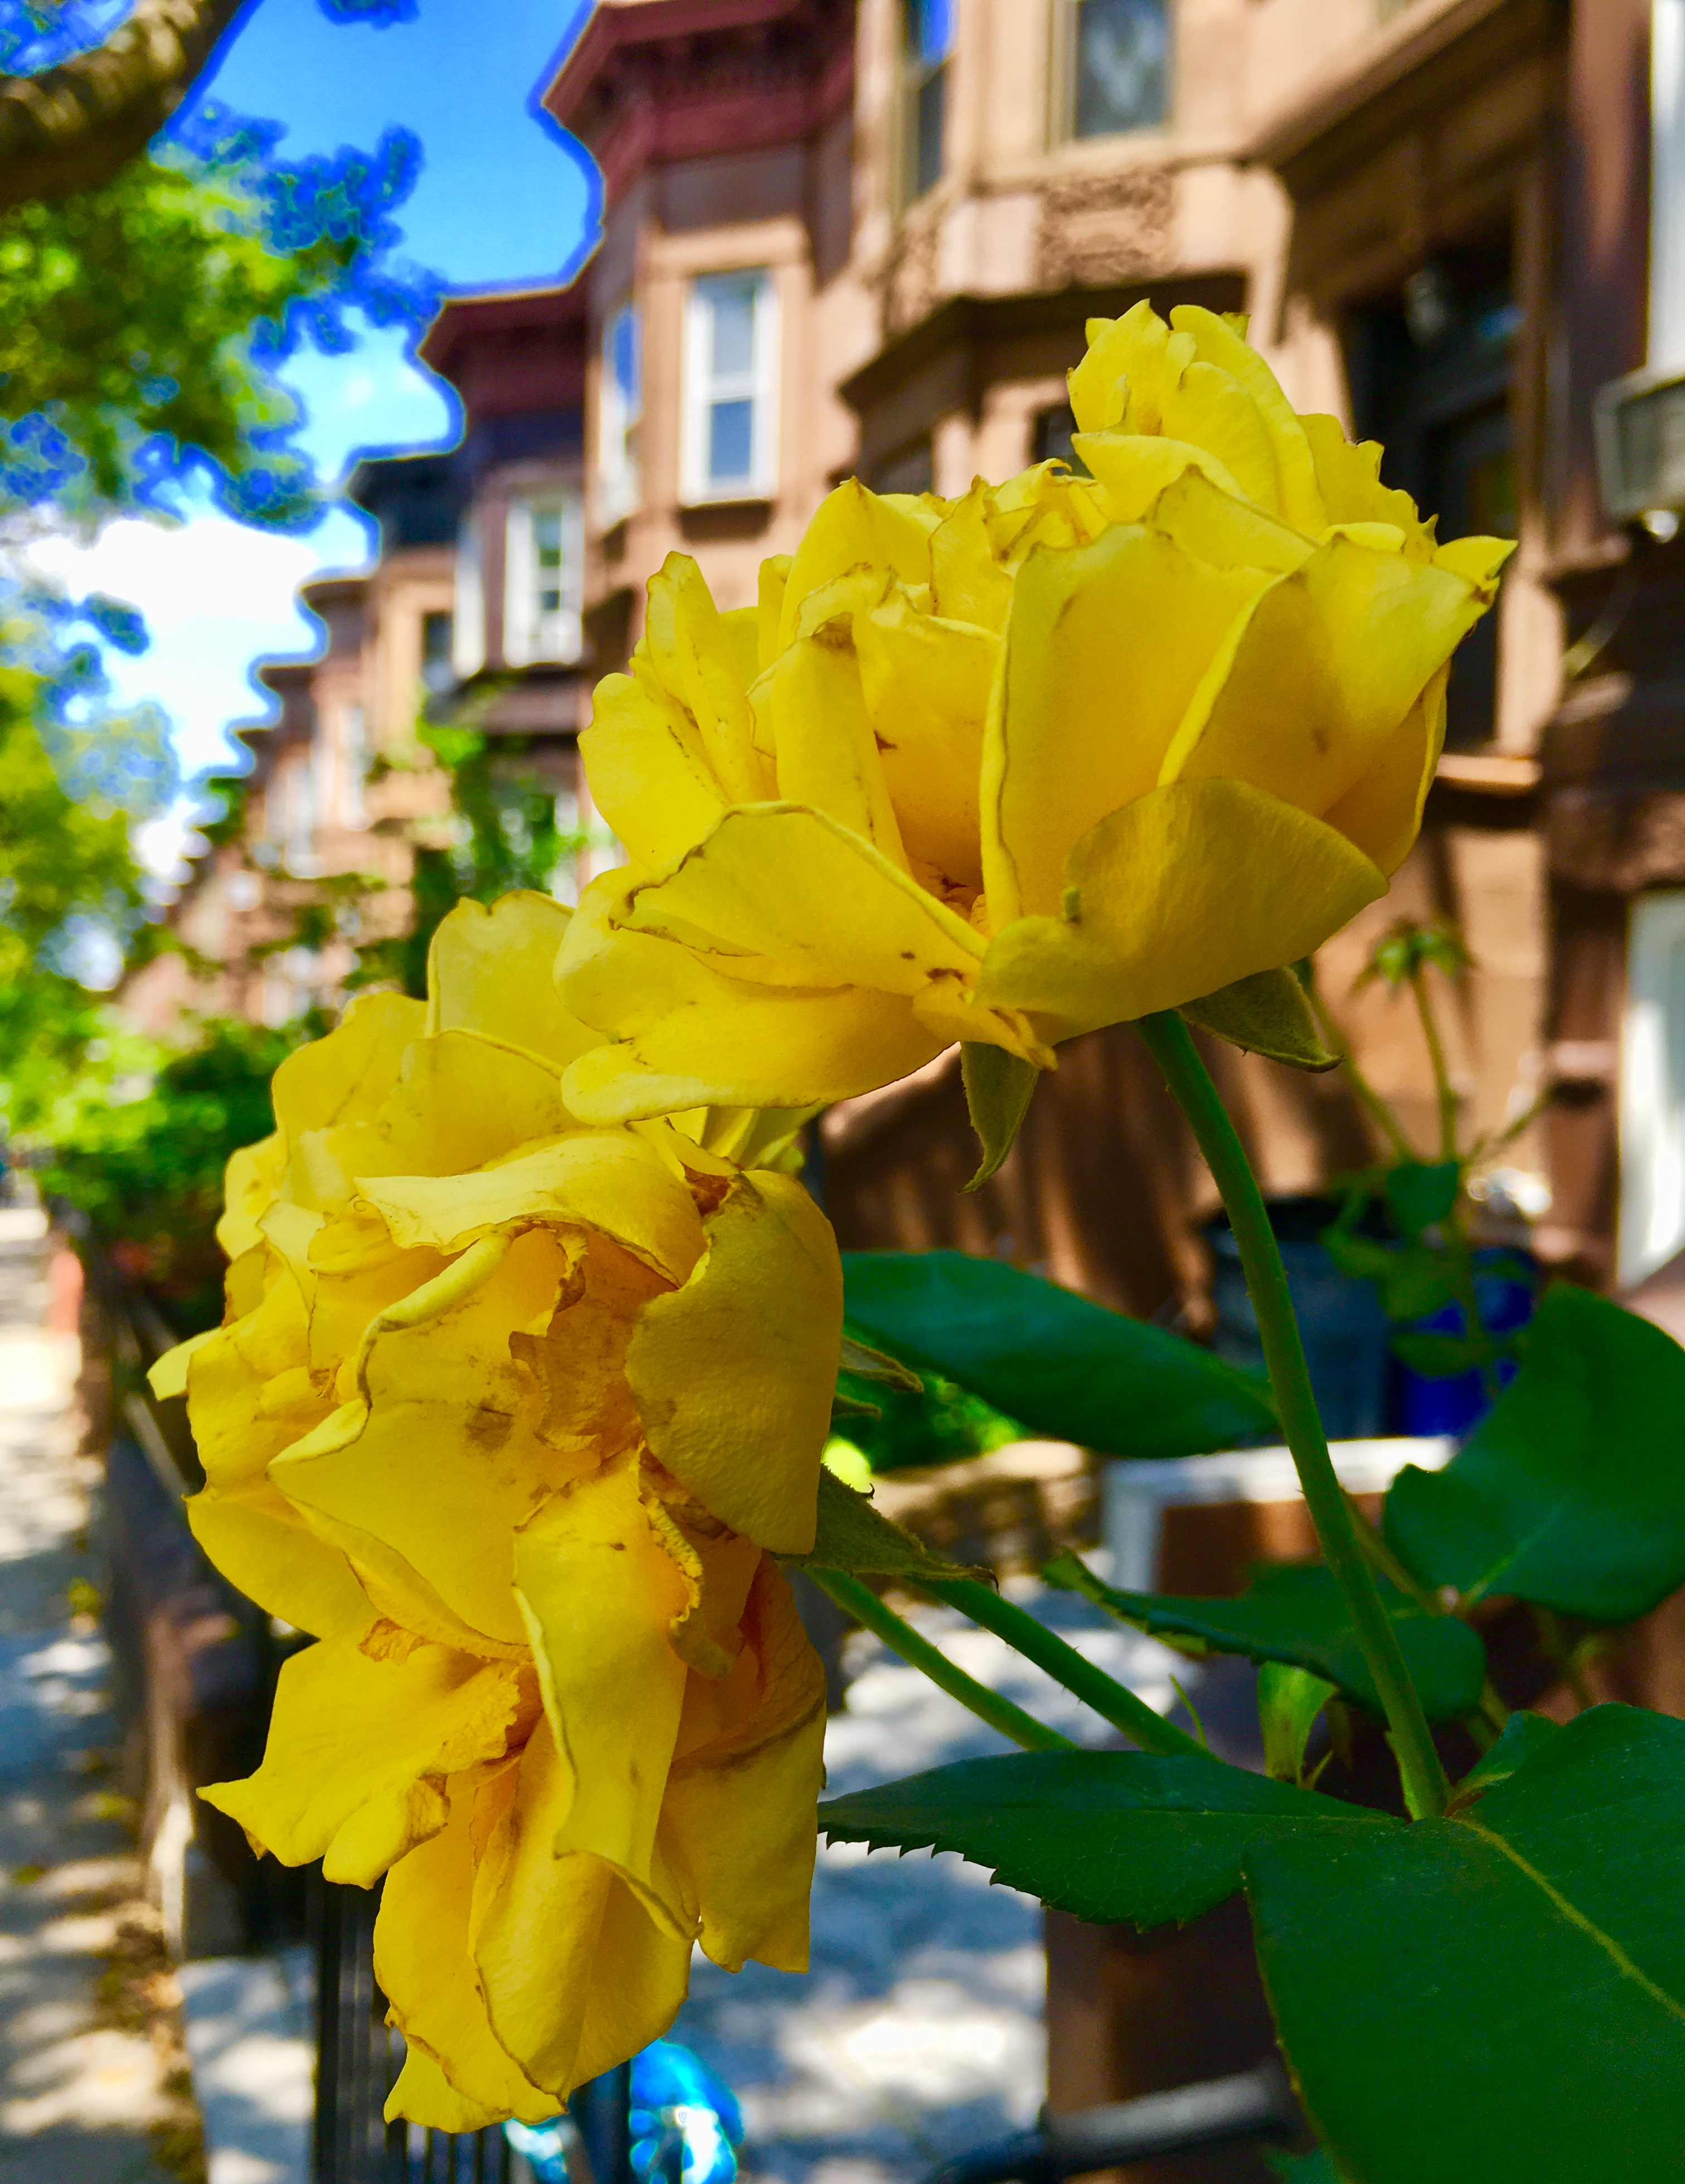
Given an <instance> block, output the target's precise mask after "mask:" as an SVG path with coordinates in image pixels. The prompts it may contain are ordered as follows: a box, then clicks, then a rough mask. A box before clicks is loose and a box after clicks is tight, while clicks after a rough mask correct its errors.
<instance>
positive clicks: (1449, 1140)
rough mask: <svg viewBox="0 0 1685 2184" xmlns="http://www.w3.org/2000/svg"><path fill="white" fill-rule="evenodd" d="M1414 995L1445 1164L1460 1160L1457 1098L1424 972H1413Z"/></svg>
mask: <svg viewBox="0 0 1685 2184" xmlns="http://www.w3.org/2000/svg"><path fill="white" fill-rule="evenodd" d="M1410 992H1411V994H1412V995H1413V996H1414V998H1415V1012H1416V1014H1417V1016H1419V1017H1421V1035H1422V1037H1423V1039H1426V1042H1427V1058H1428V1060H1429V1061H1430V1062H1431V1063H1432V1065H1433V1089H1434V1095H1435V1096H1436V1098H1437V1099H1438V1103H1439V1157H1440V1159H1441V1160H1443V1161H1449V1160H1455V1158H1456V1157H1457V1095H1456V1092H1455V1089H1454V1087H1453V1085H1452V1083H1451V1073H1450V1071H1449V1069H1448V1068H1447V1067H1446V1066H1445V1047H1444V1043H1443V1040H1442V1039H1440V1036H1439V1026H1438V1022H1436V1021H1435V1018H1434V1014H1433V1003H1432V1000H1431V998H1430V997H1429V995H1428V991H1427V981H1426V979H1425V978H1423V976H1422V974H1421V971H1420V970H1415V971H1412V972H1410Z"/></svg>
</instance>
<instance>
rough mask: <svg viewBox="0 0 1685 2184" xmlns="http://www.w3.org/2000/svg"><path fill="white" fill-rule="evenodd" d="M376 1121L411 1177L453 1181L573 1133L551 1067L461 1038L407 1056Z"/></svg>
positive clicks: (440, 1040) (424, 1045)
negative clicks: (536, 1144) (521, 1149)
mask: <svg viewBox="0 0 1685 2184" xmlns="http://www.w3.org/2000/svg"><path fill="white" fill-rule="evenodd" d="M541 1006H546V1004H541ZM381 1123H382V1124H383V1126H384V1128H386V1132H387V1133H388V1134H389V1136H390V1138H391V1139H392V1142H393V1143H394V1144H395V1145H398V1146H401V1147H402V1149H403V1156H404V1165H405V1167H406V1168H407V1170H408V1172H409V1173H410V1174H411V1175H456V1174H459V1173H460V1172H461V1171H462V1170H463V1169H464V1168H470V1167H482V1166H483V1165H484V1164H485V1163H486V1162H487V1161H494V1160H499V1159H501V1158H502V1157H503V1155H504V1154H506V1153H511V1152H513V1151H514V1150H515V1148H516V1147H517V1146H519V1145H531V1143H532V1142H533V1141H534V1140H535V1139H540V1138H553V1137H558V1136H559V1135H560V1134H561V1133H562V1132H563V1131H564V1130H568V1129H571V1128H573V1126H574V1117H572V1116H571V1115H570V1114H569V1112H568V1111H567V1108H566V1106H564V1104H563V1100H562V1092H561V1078H560V1075H559V1072H558V1070H557V1069H556V1067H555V1066H554V1065H553V1063H550V1062H548V1061H538V1060H537V1059H536V1058H535V1057H534V1056H530V1055H523V1054H515V1053H513V1052H511V1051H510V1050H509V1049H508V1048H507V1047H494V1046H490V1045H487V1042H486V1041H485V1040H484V1039H478V1038H476V1037H475V1035H474V1034H472V1033H471V1032H465V1031H445V1032H441V1033H439V1034H438V1035H437V1037H436V1038H433V1039H426V1040H425V1041H423V1042H421V1043H420V1044H418V1045H415V1046H414V1047H412V1048H411V1049H410V1051H409V1056H408V1058H407V1061H406V1063H405V1067H404V1070H403V1077H402V1078H401V1080H400V1082H399V1083H398V1084H397V1085H396V1086H395V1087H394V1088H393V1089H392V1092H391V1094H390V1095H388V1097H387V1099H386V1101H385V1102H384V1105H383V1110H382V1113H381Z"/></svg>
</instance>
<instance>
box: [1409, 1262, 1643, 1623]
mask: <svg viewBox="0 0 1685 2184" xmlns="http://www.w3.org/2000/svg"><path fill="white" fill-rule="evenodd" d="M1520 1347H1521V1369H1520V1370H1519V1371H1518V1373H1516V1375H1515V1379H1514V1380H1513V1381H1512V1382H1511V1383H1510V1386H1509V1387H1507V1388H1506V1389H1505V1390H1504V1392H1503V1394H1502V1395H1500V1396H1499V1398H1498V1401H1496V1403H1495V1404H1494V1405H1493V1407H1492V1409H1491V1410H1490V1411H1489V1412H1488V1413H1487V1415H1486V1417H1485V1418H1482V1420H1481V1422H1480V1424H1478V1425H1477V1426H1476V1428H1475V1429H1474V1431H1473V1433H1471V1435H1470V1436H1469V1438H1468V1440H1466V1441H1465V1443H1464V1444H1463V1446H1462V1447H1461V1448H1460V1450H1459V1451H1458V1452H1457V1454H1456V1455H1455V1457H1453V1459H1452V1461H1451V1462H1450V1463H1449V1464H1448V1465H1447V1466H1446V1467H1445V1468H1444V1469H1443V1471H1438V1472H1426V1471H1421V1470H1418V1469H1417V1468H1415V1465H1407V1466H1406V1467H1405V1468H1404V1470H1403V1471H1401V1472H1400V1473H1399V1476H1398V1478H1397V1479H1395V1480H1394V1482H1393V1488H1392V1490H1391V1492H1390V1493H1389V1494H1388V1495H1387V1511H1386V1533H1387V1544H1388V1545H1389V1546H1391V1547H1392V1549H1393V1552H1394V1553H1395V1554H1397V1555H1399V1557H1401V1558H1402V1559H1403V1561H1404V1563H1405V1564H1406V1565H1407V1566H1408V1568H1410V1569H1411V1570H1412V1571H1414V1573H1415V1575H1416V1576H1417V1577H1418V1578H1420V1579H1421V1580H1422V1582H1423V1583H1424V1584H1426V1585H1434V1586H1439V1585H1454V1587H1455V1588H1456V1590H1457V1591H1459V1592H1460V1593H1461V1594H1462V1595H1463V1596H1465V1599H1469V1600H1479V1599H1483V1598H1487V1597H1489V1596H1494V1595H1500V1594H1509V1595H1511V1596H1514V1597H1515V1598H1516V1599H1519V1600H1525V1601H1528V1602H1532V1604H1533V1605H1534V1606H1536V1607H1551V1608H1554V1609H1555V1610H1556V1611H1557V1613H1559V1614H1563V1615H1576V1616H1582V1617H1583V1618H1584V1619H1585V1620H1586V1621H1587V1622H1588V1623H1596V1624H1618V1623H1630V1622H1632V1620H1634V1619H1636V1618H1637V1617H1638V1616H1640V1615H1647V1614H1648V1613H1649V1611H1650V1609H1651V1608H1653V1607H1657V1606H1659V1605H1660V1602H1662V1601H1663V1600H1665V1599H1666V1597H1667V1596H1668V1594H1669V1593H1671V1592H1672V1591H1676V1590H1677V1588H1678V1587H1679V1586H1680V1585H1682V1584H1685V1350H1682V1349H1681V1348H1680V1346H1679V1345H1678V1344H1677V1342H1675V1341H1674V1340H1673V1338H1672V1337H1671V1335H1669V1334H1664V1333H1663V1331H1662V1330H1661V1329H1660V1328H1659V1327H1653V1326H1652V1325H1651V1324H1650V1323H1649V1321H1648V1320H1643V1319H1640V1318H1638V1317H1637V1315H1636V1314H1635V1313H1632V1312H1627V1311H1624V1310H1623V1309H1622V1307H1621V1306H1619V1305H1617V1304H1611V1303H1610V1301H1609V1300H1608V1299H1607V1298H1606V1297H1599V1296H1594V1295H1593V1294H1592V1293H1591V1291H1590V1290H1582V1289H1576V1288H1574V1287H1573V1286H1571V1284H1568V1283H1565V1282H1559V1283H1557V1284H1554V1286H1553V1287H1552V1288H1551V1289H1549V1290H1547V1291H1546V1292H1545V1295H1544V1298H1543V1301H1542V1302H1541V1304H1540V1306H1539V1308H1538V1312H1537V1313H1536V1314H1535V1316H1534V1318H1533V1319H1532V1322H1531V1323H1530V1325H1529V1326H1528V1327H1527V1329H1526V1330H1525V1332H1524V1335H1523V1339H1522V1341H1521V1346H1520Z"/></svg>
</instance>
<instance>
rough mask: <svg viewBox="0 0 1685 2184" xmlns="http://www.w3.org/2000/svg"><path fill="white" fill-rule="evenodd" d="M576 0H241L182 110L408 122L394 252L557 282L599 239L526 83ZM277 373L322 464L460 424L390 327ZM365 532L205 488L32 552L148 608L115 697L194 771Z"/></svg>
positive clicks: (307, 136)
mask: <svg viewBox="0 0 1685 2184" xmlns="http://www.w3.org/2000/svg"><path fill="white" fill-rule="evenodd" d="M589 13H590V4H589V0H419V5H418V7H417V8H416V12H415V19H414V20H413V21H409V22H395V23H390V24H386V25H375V24H370V23H354V22H353V23H344V24H340V23H334V22H331V21H330V20H328V19H327V17H326V16H325V14H323V12H322V9H321V8H320V6H319V4H318V0H254V4H253V5H252V6H251V7H250V8H248V9H247V13H246V15H245V17H244V18H243V20H242V22H241V24H240V25H239V27H238V29H237V30H236V32H235V34H234V36H233V37H232V38H231V41H230V42H229V44H228V45H227V47H225V50H224V53H223V55H222V57H221V58H220V61H219V63H218V65H217V67H216V69H215V70H214V72H213V73H212V74H210V75H207V76H206V77H205V78H203V80H202V81H201V82H200V84H199V85H198V86H197V88H196V91H195V93H194V97H193V101H192V103H190V105H189V107H188V109H186V111H187V113H188V114H192V111H193V110H194V109H195V107H196V106H197V105H198V104H199V103H203V101H205V100H207V99H211V100H215V101H216V102H218V103H220V104H221V105H222V106H224V107H225V108H228V109H232V110H233V111H234V112H236V113H238V114H251V115H256V116H260V117H263V118H264V119H267V120H276V121H280V122H281V123H283V124H284V125H286V136H285V137H284V138H283V139H282V141H281V145H280V147H279V153H280V155H281V157H282V158H286V159H297V158H302V157H303V156H306V155H308V154H309V153H335V152H336V151H338V150H340V149H341V148H342V147H344V146H347V145H357V146H359V147H362V148H372V147H373V146H374V145H375V142H377V141H378V139H379V137H380V135H381V131H382V130H384V129H386V128H389V127H391V126H392V125H403V126H404V127H407V128H409V129H412V130H414V131H415V133H416V134H417V135H418V136H420V139H421V142H422V144H423V147H424V151H425V164H424V166H423V170H422V173H421V176H420V181H418V183H417V185H416V187H415V189H414V193H413V195H412V196H411V197H410V198H409V199H408V200H407V201H406V203H404V204H403V206H402V207H401V208H400V209H399V211H398V222H399V225H400V226H402V228H403V234H404V242H403V246H402V248H401V251H400V253H399V254H400V255H401V256H403V257H405V258H408V259H412V260H414V261H415V262H416V263H418V264H420V265H425V266H427V267H430V268H431V270H433V271H434V272H435V273H437V274H438V275H439V276H442V278H443V279H444V280H445V281H447V282H448V283H449V284H450V285H451V286H452V287H455V288H459V289H469V290H473V289H479V288H487V287H532V286H535V285H539V284H542V283H546V282H550V281H555V280H557V279H559V278H562V277H564V276H566V274H567V273H568V272H570V270H572V269H573V268H574V267H575V266H576V265H578V264H579V263H580V262H581V259H582V258H583V257H584V255H585V254H586V253H587V249H588V248H589V246H590V243H591V242H592V241H594V228H593V226H592V223H593V220H594V206H595V202H596V188H597V186H596V179H595V175H594V173H593V170H592V167H591V163H590V161H589V159H587V156H586V154H585V153H583V152H582V151H581V148H579V147H578V146H577V145H576V144H575V143H573V142H571V141H570V139H568V138H567V137H565V136H564V135H563V134H562V132H561V131H559V130H558V129H557V128H556V126H555V125H554V123H553V122H552V121H551V120H549V118H548V116H547V115H542V114H540V113H539V111H538V109H537V99H536V94H537V90H538V89H539V88H540V87H541V86H542V84H543V83H545V82H546V81H548V78H549V76H550V75H551V73H552V72H553V67H554V65H555V64H556V62H557V61H558V60H559V58H560V57H561V55H562V54H564V53H565V52H566V51H567V50H568V49H569V47H571V46H572V44H573V42H574V41H575V40H576V37H577V36H578V34H579V31H580V30H581V27H582V26H583V24H584V21H585V19H586V17H587V15H588V14H589ZM285 376H286V378H287V380H288V382H289V383H290V384H291V385H292V387H293V389H294V391H295V392H296V393H298V395H299V396H300V398H302V400H303V403H304V404H305V407H306V409H307V412H308V415H309V423H308V425H307V427H306V429H305V432H304V433H303V439H304V443H305V444H306V445H307V446H308V447H309V449H310V451H311V453H312V454H313V455H314V458H315V460H316V462H317V464H318V466H319V468H320V471H321V472H322V473H323V475H324V476H327V477H330V478H334V477H337V476H341V475H342V473H343V472H344V471H346V470H347V469H348V467H349V465H350V463H351V462H352V461H353V460H354V458H355V456H356V455H357V454H359V452H362V451H363V450H365V449H368V448H394V447H414V446H420V445H426V444H430V443H431V444H435V445H437V444H441V443H448V442H449V441H450V440H451V439H452V438H453V437H455V433H456V431H457V428H458V420H457V416H456V414H455V408H454V403H453V400H452V399H450V398H448V390H447V389H445V388H443V387H442V386H441V384H440V382H438V381H437V380H436V379H435V378H434V377H433V376H432V375H431V373H429V372H428V371H426V370H425V369H424V368H423V367H421V366H420V365H417V364H415V363H414V360H413V359H411V357H410V356H409V354H408V348H407V342H406V337H403V335H401V334H400V333H398V331H394V330H392V329H384V330H375V329H365V331H364V339H363V341H362V342H361V343H360V344H359V347H358V348H356V349H355V350H354V351H353V353H352V354H349V355H346V356H341V357H324V356H320V355H318V354H314V352H307V353H305V354H303V355H302V356H300V357H298V359H294V360H293V362H292V364H291V365H289V367H288V369H287V370H286V375H285ZM369 550H370V534H369V532H368V529H367V527H366V526H364V523H363V521H361V519H360V518H358V517H356V516H353V515H352V514H351V513H350V512H349V511H348V510H338V511H336V512H335V513H333V514H331V515H329V516H328V517H327V518H326V519H325V521H324V522H323V523H322V524H321V525H320V526H319V527H318V529H317V530H316V531H315V532H313V533H311V534H310V535H309V537H307V538H273V537H266V536H264V534H263V533H261V532H254V531H252V530H249V529H246V528H244V527H243V526H240V525H237V524H235V523H232V522H231V521H229V520H228V519H227V518H226V517H225V516H222V515H218V514H216V513H215V512H214V511H213V510H210V509H209V507H208V506H205V505H203V504H201V505H199V506H197V507H196V509H195V510H194V511H193V512H192V515H191V517H190V520H189V521H187V522H186V524H184V525H183V526H181V527H179V528H175V529H170V528H167V527H164V526H158V525H156V524H151V523H142V522H138V521H136V522H131V521H123V522H120V523H116V524H113V525H111V526H109V527H108V530H107V531H106V532H104V533H103V535H102V537H101V538H99V539H98V540H97V542H96V543H94V544H93V545H92V548H88V549H81V548H79V547H77V546H75V545H74V544H73V543H71V542H70V541H68V540H67V541H63V542H53V543H50V544H49V545H48V546H47V548H45V549H43V550H42V554H41V555H40V557H39V558H41V559H42V561H43V562H44V563H45V564H47V565H48V566H50V567H52V568H53V570H55V571H57V572H58V573H59V574H60V575H62V576H63V577H64V580H65V581H66V582H68V583H70V584H72V585H74V586H75V587H78V588H88V589H93V588H97V589H100V590H103V591H106V592H109V593H114V595H115V596H117V597H119V598H121V599H130V600H131V601H133V603H134V604H136V605H137V606H139V607H140V608H141V610H142V612H143V613H144V614H145V615H146V616H147V623H148V626H149V627H150V628H151V631H152V634H153V644H152V647H151V649H150V650H149V651H147V653H145V654H143V655H141V656H140V657H139V658H138V659H136V660H120V659H115V658H114V660H113V662H112V667H113V679H114V682H115V683H116V684H117V686H118V690H119V694H120V696H121V697H122V698H123V699H125V701H127V700H131V699H139V698H155V699H158V700H159V701H160V702H161V703H162V704H163V705H164V707H165V708H166V709H167V710H169V711H170V714H171V715H172V716H173V717H174V718H175V721H176V723H177V741H178V744H179V746H180V748H181V755H182V760H183V763H184V765H185V766H186V768H187V769H188V771H190V772H192V771H195V770H197V769H198V768H201V767H203V766H206V765H208V764H212V763H214V762H215V761H216V760H217V759H218V758H220V756H222V755H225V753H226V749H227V744H226V742H225V737H224V735H223V730H224V728H225V726H226V724H227V723H228V722H230V721H234V720H238V719H242V718H243V719H250V718H252V717H253V716H257V715H259V714H261V712H262V711H263V710H264V708H263V705H262V703H261V701H260V700H259V697H258V696H257V694H256V693H255V692H254V689H253V685H252V683H251V681H250V671H251V668H252V666H253V662H254V661H256V660H259V659H261V658H264V657H265V656H267V655H270V654H272V653H277V652H280V653H287V652H307V651H309V650H310V649H312V648H313V645H314V637H315V632H314V625H313V624H312V623H311V622H310V621H308V620H307V618H306V617H304V616H302V615H300V614H299V613H298V610H297V609H296V607H295V605H294V604H293V598H292V594H293V592H294V590H295V588H297V586H298V584H299V583H301V582H303V581H305V579H306V578H308V577H310V576H312V575H314V574H315V573H316V572H318V571H320V570H322V569H325V568H344V567H356V566H359V565H362V564H363V563H364V562H365V561H366V560H367V559H368V555H369Z"/></svg>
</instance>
